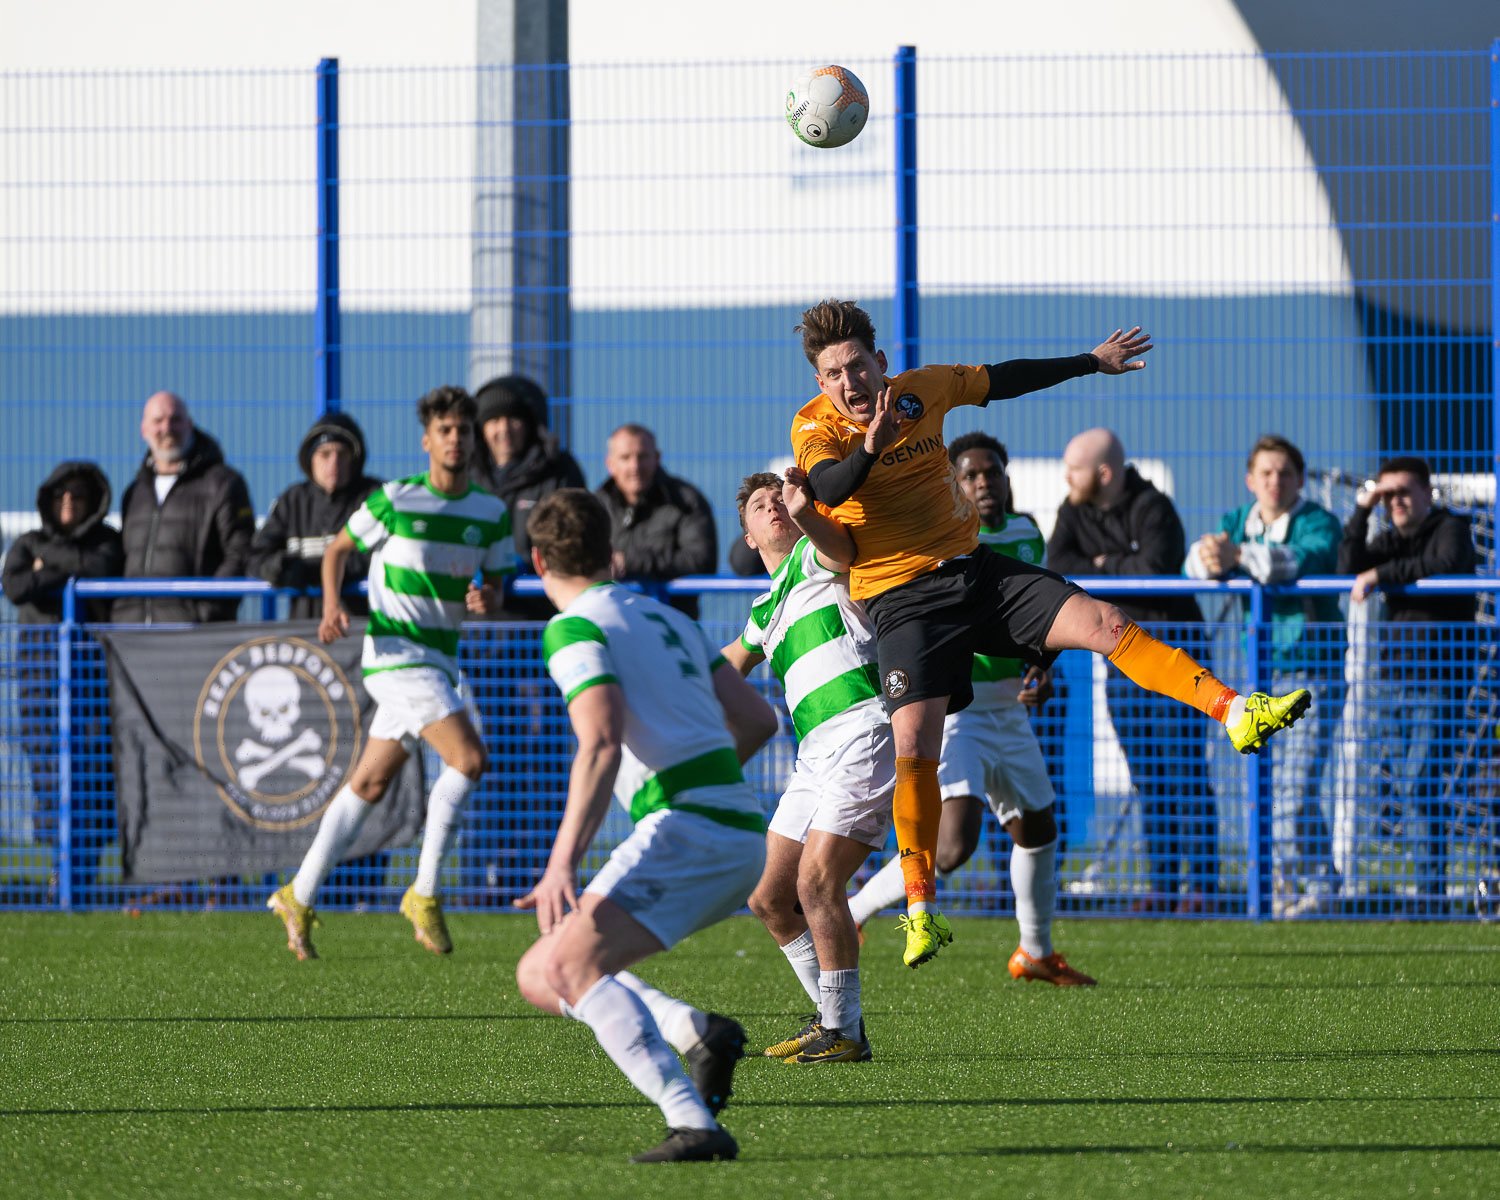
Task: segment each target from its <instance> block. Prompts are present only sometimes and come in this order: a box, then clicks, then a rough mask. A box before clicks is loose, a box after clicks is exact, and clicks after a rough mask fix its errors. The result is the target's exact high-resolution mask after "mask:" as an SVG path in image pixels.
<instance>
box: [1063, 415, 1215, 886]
mask: <svg viewBox="0 0 1500 1200" xmlns="http://www.w3.org/2000/svg"><path fill="white" fill-rule="evenodd" d="M1063 466H1064V471H1065V474H1066V476H1067V482H1068V498H1067V499H1066V500H1065V501H1063V503H1062V505H1061V506H1060V507H1059V508H1058V510H1057V524H1056V525H1055V526H1054V527H1053V530H1052V537H1051V539H1050V540H1049V541H1048V542H1047V564H1048V566H1050V567H1051V568H1052V569H1053V570H1054V571H1061V572H1062V573H1063V574H1065V575H1175V574H1176V573H1177V571H1178V568H1179V566H1180V564H1181V562H1182V556H1183V554H1184V553H1185V551H1186V543H1187V535H1186V532H1185V531H1184V530H1183V527H1182V519H1181V518H1180V517H1179V516H1178V515H1177V509H1176V508H1175V507H1174V506H1173V504H1172V501H1171V500H1170V499H1169V498H1168V497H1167V496H1166V495H1165V494H1163V493H1162V492H1160V491H1159V490H1157V488H1156V487H1155V486H1154V485H1152V484H1151V483H1150V482H1148V481H1147V480H1145V479H1143V478H1141V475H1140V473H1139V472H1137V471H1136V469H1135V468H1134V467H1131V466H1127V465H1126V463H1125V448H1124V446H1122V445H1121V443H1120V439H1119V437H1118V436H1116V435H1115V433H1114V432H1112V431H1111V430H1108V429H1087V430H1085V431H1084V432H1082V433H1080V434H1079V435H1078V436H1077V437H1075V438H1073V440H1072V441H1070V442H1069V443H1068V445H1067V448H1066V449H1065V450H1064V452H1063ZM1117 603H1118V604H1119V606H1120V608H1121V610H1123V611H1124V612H1125V613H1126V614H1127V615H1128V616H1129V617H1130V619H1131V620H1132V621H1139V622H1145V621H1152V622H1160V623H1162V624H1165V625H1167V626H1168V627H1169V629H1170V635H1171V638H1172V640H1174V641H1178V642H1180V644H1181V645H1183V646H1184V647H1186V648H1187V649H1188V650H1189V652H1190V653H1192V654H1193V656H1194V657H1195V658H1198V659H1199V660H1200V661H1202V658H1203V657H1204V655H1203V651H1204V650H1205V649H1206V646H1205V643H1204V639H1203V637H1202V622H1203V613H1202V612H1201V610H1200V609H1199V608H1198V602H1197V601H1196V600H1194V599H1193V597H1191V596H1141V597H1136V596H1131V597H1128V598H1127V597H1121V598H1120V599H1119V600H1118V601H1117ZM1104 696H1105V704H1106V705H1107V707H1108V709H1109V715H1110V720H1111V721H1112V722H1113V723H1114V726H1115V732H1116V734H1117V735H1118V736H1119V738H1120V749H1121V751H1122V753H1123V754H1124V755H1125V762H1126V765H1127V766H1128V767H1129V768H1130V782H1131V785H1132V786H1133V787H1134V789H1135V791H1136V794H1137V795H1138V796H1139V797H1140V804H1141V833H1142V836H1143V838H1144V839H1145V843H1146V860H1147V863H1148V869H1149V870H1150V875H1151V879H1150V883H1151V888H1150V891H1149V893H1148V894H1147V895H1145V896H1142V897H1139V898H1137V899H1136V900H1135V901H1134V902H1133V910H1134V911H1136V912H1142V913H1151V912H1170V911H1173V910H1175V911H1177V912H1180V913H1183V914H1185V915H1197V914H1202V913H1205V912H1214V911H1217V906H1218V895H1217V893H1218V878H1219V855H1218V806H1217V803H1216V801H1215V797H1214V792H1213V788H1212V787H1211V786H1210V784H1209V782H1208V769H1207V766H1206V763H1205V760H1204V757H1203V735H1202V732H1201V731H1200V730H1199V729H1198V727H1197V726H1196V724H1195V723H1194V722H1193V721H1192V720H1191V719H1190V718H1189V714H1188V710H1187V709H1185V708H1183V707H1182V706H1181V705H1178V704H1173V703H1171V702H1170V701H1169V700H1166V699H1165V698H1164V697H1162V696H1158V695H1156V694H1155V693H1152V692H1146V691H1142V690H1141V689H1140V688H1137V687H1134V686H1133V685H1132V684H1131V683H1130V681H1129V680H1127V679H1126V678H1125V677H1124V676H1123V675H1121V674H1120V672H1119V671H1117V670H1115V669H1114V668H1113V667H1111V668H1110V672H1109V676H1108V679H1107V681H1106V682H1105V693H1104ZM1184 859H1185V860H1186V862H1187V870H1186V874H1187V885H1188V887H1187V891H1186V893H1185V894H1181V895H1179V886H1180V883H1181V881H1182V880H1181V868H1182V863H1183V861H1184Z"/></svg>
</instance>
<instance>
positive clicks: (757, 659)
mask: <svg viewBox="0 0 1500 1200" xmlns="http://www.w3.org/2000/svg"><path fill="white" fill-rule="evenodd" d="M719 653H720V654H722V655H723V656H724V659H725V661H726V662H728V663H729V665H730V666H731V667H733V668H734V669H735V670H736V671H738V672H739V673H740V674H741V675H748V674H750V672H751V671H753V670H755V668H756V667H758V666H760V664H761V663H763V662H765V661H766V656H765V655H764V654H762V653H761V652H760V651H759V650H746V649H745V647H744V644H743V643H741V641H740V640H739V638H735V639H734V641H732V642H730V643H729V644H728V645H727V646H725V647H724V648H723V649H722V650H720V651H719Z"/></svg>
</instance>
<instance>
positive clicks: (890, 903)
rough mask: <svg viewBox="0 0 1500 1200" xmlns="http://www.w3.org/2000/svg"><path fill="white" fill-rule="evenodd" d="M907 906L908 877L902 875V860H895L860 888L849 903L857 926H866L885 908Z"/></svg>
mask: <svg viewBox="0 0 1500 1200" xmlns="http://www.w3.org/2000/svg"><path fill="white" fill-rule="evenodd" d="M905 906H906V877H905V876H904V875H902V874H901V860H900V859H899V858H893V859H891V861H890V862H888V863H886V864H885V866H883V867H881V868H880V870H878V871H876V872H875V874H873V875H871V876H870V878H869V880H868V881H867V882H866V883H865V886H864V887H862V888H860V889H859V891H858V892H857V893H855V896H854V898H853V899H852V900H850V901H849V911H850V913H852V914H853V916H854V923H855V924H856V925H863V924H865V923H866V922H867V921H868V920H869V919H870V918H871V917H873V916H874V915H875V914H876V913H878V912H879V911H880V910H881V909H883V908H897V907H901V908H904V907H905Z"/></svg>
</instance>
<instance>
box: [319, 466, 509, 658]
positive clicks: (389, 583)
mask: <svg viewBox="0 0 1500 1200" xmlns="http://www.w3.org/2000/svg"><path fill="white" fill-rule="evenodd" d="M345 528H346V529H347V530H348V531H349V536H350V537H352V538H353V539H354V544H355V545H356V546H358V547H359V548H360V550H362V551H363V552H365V553H366V554H371V555H372V556H373V557H372V558H371V560H370V581H369V585H370V619H369V623H368V624H367V626H366V627H365V646H364V653H363V655H362V656H361V659H360V665H361V666H362V667H363V669H364V673H365V674H366V675H373V674H375V672H377V671H395V670H399V669H400V668H402V667H436V668H437V669H438V670H440V671H443V672H445V673H446V674H447V675H448V677H449V678H450V679H452V680H453V682H454V683H455V684H457V683H458V658H457V655H458V627H459V624H460V623H461V622H462V621H463V619H464V594H465V593H466V592H467V591H468V590H469V584H470V582H471V581H472V580H473V578H474V573H475V572H476V571H478V572H482V573H483V574H484V575H485V576H487V577H489V578H496V577H498V576H500V575H503V574H505V573H506V572H509V571H514V570H515V569H516V549H515V540H514V539H513V538H512V537H511V532H510V513H509V512H507V511H506V508H505V503H504V501H502V500H500V499H499V497H497V496H492V495H491V494H490V493H489V492H486V491H484V490H483V489H482V488H479V487H476V486H473V485H472V484H471V485H470V487H469V490H468V491H467V492H466V493H465V494H464V495H462V496H448V495H444V494H443V493H442V492H439V491H437V490H435V489H434V488H433V486H432V485H431V484H430V483H429V482H428V481H427V475H426V474H425V473H423V474H421V475H413V476H412V477H411V478H409V479H393V480H391V482H390V483H387V484H384V485H383V486H381V487H380V488H378V489H376V490H375V491H373V492H371V493H370V495H369V496H368V497H367V498H366V499H365V502H364V503H363V504H362V505H360V507H359V510H358V511H357V512H356V513H355V514H354V515H353V516H352V517H350V518H349V524H348V525H346V526H345Z"/></svg>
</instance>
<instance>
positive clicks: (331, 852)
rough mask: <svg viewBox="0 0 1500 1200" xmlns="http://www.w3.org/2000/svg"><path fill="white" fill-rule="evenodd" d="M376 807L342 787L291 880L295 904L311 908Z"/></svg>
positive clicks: (351, 789) (330, 802)
mask: <svg viewBox="0 0 1500 1200" xmlns="http://www.w3.org/2000/svg"><path fill="white" fill-rule="evenodd" d="M374 807H375V806H374V805H373V804H368V803H366V802H365V801H363V800H361V799H360V798H359V797H358V796H356V795H355V794H354V789H353V788H351V787H349V786H348V785H347V784H346V785H345V786H344V787H341V788H340V789H339V791H338V795H336V796H335V797H334V798H333V799H332V800H331V801H329V804H328V810H327V811H326V812H325V813H324V814H323V819H322V821H320V822H319V823H318V832H317V833H316V834H315V835H314V836H313V844H312V845H311V846H309V847H308V848H307V853H306V854H305V855H304V856H303V858H302V865H301V866H300V867H299V868H298V869H297V874H296V875H295V876H294V877H293V878H292V895H294V896H295V897H297V903H298V904H307V905H311V904H312V902H313V901H314V900H316V899H317V898H318V889H319V888H320V887H322V886H323V880H325V879H327V878H328V872H330V871H332V870H333V868H334V867H336V866H338V865H339V863H340V862H341V861H343V859H344V858H345V857H346V856H347V855H348V852H349V847H351V846H353V845H354V839H355V838H357V837H358V836H359V830H360V826H362V825H363V824H364V823H365V818H366V817H368V816H369V815H370V810H371V809H373V808H374Z"/></svg>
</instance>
